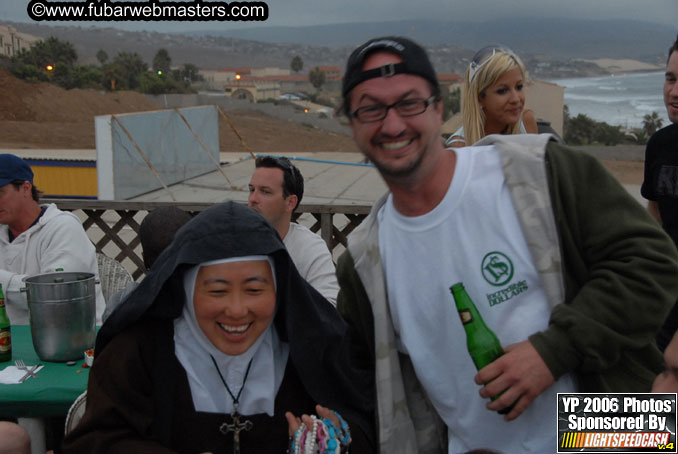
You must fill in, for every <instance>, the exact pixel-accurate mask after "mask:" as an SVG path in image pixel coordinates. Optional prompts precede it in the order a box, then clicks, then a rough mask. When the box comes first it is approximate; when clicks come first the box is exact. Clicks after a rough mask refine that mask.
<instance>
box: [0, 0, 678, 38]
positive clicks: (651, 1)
mask: <svg viewBox="0 0 678 454" xmlns="http://www.w3.org/2000/svg"><path fill="white" fill-rule="evenodd" d="M43 1H46V2H49V1H54V0H43ZM69 1H71V0H69ZM109 1H111V2H112V3H115V2H120V1H122V0H109ZM137 1H142V2H145V1H147V0H137ZM161 1H162V0H161ZM165 1H167V0H165ZM204 3H205V4H207V3H208V0H204ZM266 3H267V4H268V6H269V19H268V20H267V21H264V22H221V23H219V22H175V23H168V22H85V23H77V25H84V26H89V25H94V26H108V27H116V28H123V29H126V30H152V31H175V32H181V31H193V30H213V29H215V28H216V29H233V28H252V27H258V26H303V25H321V24H331V23H343V22H373V21H388V20H403V19H438V20H444V19H449V20H465V21H472V22H481V21H484V20H487V19H497V18H500V17H502V16H509V15H510V16H514V15H525V16H531V17H563V18H579V19H634V20H643V21H648V22H658V23H663V24H678V0H268V1H267V2H266ZM27 5H28V0H0V21H3V20H4V21H14V22H30V21H31V19H30V18H29V17H28V14H27V13H26V6H27ZM41 23H42V24H45V25H68V24H69V23H58V22H46V21H43V22H41ZM70 24H71V25H76V24H75V23H72V22H71V23H70ZM676 28H677V30H678V25H677V26H676Z"/></svg>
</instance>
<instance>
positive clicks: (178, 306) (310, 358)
mask: <svg viewBox="0 0 678 454" xmlns="http://www.w3.org/2000/svg"><path fill="white" fill-rule="evenodd" d="M248 255H270V256H271V257H273V260H274V262H275V271H276V281H277V312H276V315H275V318H274V324H275V327H276V330H277V332H278V335H279V337H280V340H281V341H283V342H287V343H288V344H289V347H290V348H289V351H290V353H289V358H288V361H287V366H286V369H285V375H284V379H283V382H282V385H281V387H280V389H279V391H278V394H277V396H276V400H275V414H274V416H273V417H272V418H271V417H269V416H268V415H267V414H265V413H264V414H259V415H250V416H245V417H243V419H248V420H250V421H252V423H253V428H252V429H251V430H249V431H242V432H241V433H240V447H241V452H242V453H243V454H247V453H252V454H258V453H274V454H275V453H281V454H282V453H284V452H285V449H286V447H287V443H288V428H287V421H286V420H285V417H284V413H285V412H286V411H291V412H293V413H294V414H296V415H297V416H299V415H301V414H302V413H306V414H312V413H315V409H314V406H315V404H316V403H319V404H321V405H323V406H326V407H328V408H331V409H333V410H336V411H338V412H339V413H340V414H341V415H342V416H343V417H344V418H345V419H346V420H347V421H348V422H349V424H350V425H351V427H352V435H353V439H354V441H353V443H352V444H351V447H350V451H351V453H352V454H360V453H371V452H373V444H374V420H373V404H374V388H373V387H374V384H373V382H372V380H371V377H370V375H369V374H364V373H362V372H359V371H356V370H355V369H354V368H353V367H352V365H351V364H350V363H349V339H348V338H347V333H348V330H347V328H346V325H345V323H344V321H343V320H342V319H341V317H340V316H339V314H338V313H337V312H336V310H335V308H334V307H333V306H332V305H331V304H330V303H329V302H328V301H327V300H325V299H324V298H323V297H322V296H321V295H320V294H319V293H318V292H317V291H315V289H313V288H312V287H311V286H310V285H309V284H308V283H306V281H304V280H303V279H302V278H301V276H299V273H298V272H297V270H296V268H295V267H294V265H293V264H292V261H291V259H290V257H289V255H288V254H287V252H286V250H285V247H284V245H283V243H282V241H281V240H280V237H279V236H278V234H277V232H276V231H275V229H274V228H273V227H272V226H271V225H270V224H268V222H266V221H265V220H264V219H263V218H262V217H261V216H259V215H258V214H256V213H255V212H253V211H252V210H250V209H248V208H246V207H243V206H241V205H238V204H235V203H232V202H228V203H225V204H221V205H217V206H214V207H212V208H210V209H208V210H206V211H204V212H203V213H201V214H199V215H198V216H196V217H195V218H194V219H193V220H191V221H190V222H189V223H187V224H186V225H185V226H184V227H182V228H181V229H180V230H179V232H177V235H176V237H175V239H174V241H173V242H172V244H171V245H170V246H169V247H168V248H167V250H165V251H164V252H163V254H162V255H161V256H160V257H159V258H158V260H157V261H156V262H155V264H154V266H153V268H152V269H151V270H150V272H149V274H148V275H147V276H146V278H145V279H144V280H143V281H142V283H141V284H140V285H139V286H138V287H137V288H136V289H135V291H134V292H133V293H132V294H131V295H130V296H129V297H128V299H127V300H126V301H125V302H124V304H123V305H121V306H120V307H119V308H118V309H117V310H116V311H114V312H113V314H111V316H110V317H109V318H108V319H107V321H106V323H105V324H104V325H103V326H102V328H101V330H100V332H99V335H98V336H97V342H96V351H95V355H96V356H95V361H94V364H93V366H92V369H91V371H90V377H89V383H88V388H87V409H86V412H85V415H84V416H83V419H82V420H81V421H80V423H79V424H78V426H77V427H76V428H75V429H74V430H73V431H72V432H71V433H70V434H68V435H67V436H66V438H65V440H64V444H63V452H64V453H65V454H69V453H103V452H106V453H118V452H119V453H124V454H132V453H144V454H145V453H171V452H177V453H203V452H212V453H214V454H219V453H231V452H232V448H233V434H232V433H227V434H223V433H222V432H221V431H220V430H219V428H220V427H221V426H222V424H224V423H228V424H230V423H231V422H232V421H231V417H230V415H227V414H214V413H204V412H196V411H195V409H194V406H193V402H192V399H191V391H190V387H189V385H188V380H187V378H186V373H185V371H184V369H183V367H182V366H181V364H180V363H179V361H178V360H177V358H176V356H175V355H174V340H173V335H174V319H175V318H177V317H179V316H180V315H181V311H182V307H183V304H184V291H183V288H182V286H183V278H182V276H183V272H184V271H185V270H186V269H187V268H189V267H191V266H193V265H197V264H199V263H202V262H206V261H210V260H216V259H222V258H228V257H239V256H248ZM214 398H215V399H230V397H229V396H228V394H227V392H226V390H224V392H223V393H221V394H219V395H215V396H214Z"/></svg>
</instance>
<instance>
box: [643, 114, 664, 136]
mask: <svg viewBox="0 0 678 454" xmlns="http://www.w3.org/2000/svg"><path fill="white" fill-rule="evenodd" d="M661 127H662V119H661V118H659V114H658V113H657V112H652V113H651V114H646V115H645V116H644V117H643V130H644V131H645V133H646V134H647V135H648V137H649V136H651V135H652V134H654V133H655V132H657V130H658V129H661Z"/></svg>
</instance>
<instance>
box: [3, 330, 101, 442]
mask: <svg viewBox="0 0 678 454" xmlns="http://www.w3.org/2000/svg"><path fill="white" fill-rule="evenodd" d="M97 329H98V327H97ZM83 355H84V352H83ZM15 359H23V360H24V363H26V365H28V366H33V365H35V364H38V363H40V364H42V365H43V366H44V367H43V368H42V369H40V371H39V372H38V377H31V378H29V379H28V380H26V381H24V382H23V383H19V384H16V385H2V384H0V417H6V418H7V417H11V418H17V419H18V422H19V425H20V426H22V427H23V428H24V429H26V430H27V431H28V434H29V435H30V437H31V454H43V453H44V452H45V418H47V417H50V416H66V414H68V409H69V408H71V405H72V404H73V402H74V401H75V399H76V398H77V397H78V396H79V395H80V394H82V393H83V392H84V391H85V390H86V389H87V379H88V378H89V368H87V369H85V368H83V367H82V363H83V362H84V356H83V358H82V359H80V360H79V361H77V362H76V364H75V365H74V366H67V365H66V363H52V362H48V361H41V360H40V358H38V354H37V353H36V352H35V349H34V348H33V340H32V338H31V327H30V326H28V325H12V361H11V362H7V363H2V364H0V369H4V368H5V367H7V366H11V365H14V361H13V360H15Z"/></svg>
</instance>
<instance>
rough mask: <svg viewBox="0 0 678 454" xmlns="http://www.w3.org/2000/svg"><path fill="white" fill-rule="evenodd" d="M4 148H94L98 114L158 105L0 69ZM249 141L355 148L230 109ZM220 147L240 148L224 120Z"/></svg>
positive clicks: (289, 147)
mask: <svg viewBox="0 0 678 454" xmlns="http://www.w3.org/2000/svg"><path fill="white" fill-rule="evenodd" d="M0 93H3V96H0V148H9V149H12V148H42V149H45V148H51V149H94V148H95V136H94V117H95V116H96V115H108V114H120V113H129V112H142V111H148V110H157V109H159V107H158V105H157V104H156V103H154V102H153V101H151V100H150V99H149V98H147V97H146V96H144V95H143V94H141V93H138V92H130V91H120V92H113V93H102V92H98V91H95V90H80V89H74V90H65V89H63V88H60V87H57V86H55V85H51V84H48V83H28V82H24V81H22V80H19V79H17V78H15V77H14V76H12V75H11V74H10V73H8V72H7V71H5V70H4V69H0ZM228 115H229V118H230V120H231V122H232V124H233V125H234V127H235V128H236V130H237V131H238V133H239V134H240V135H241V136H242V138H243V139H244V141H245V142H246V143H247V145H249V146H250V148H252V149H253V150H254V151H255V152H257V153H285V152H291V151H307V150H322V151H357V149H356V148H355V145H354V144H353V141H352V140H351V138H350V137H348V136H344V135H340V134H335V133H331V132H326V131H321V130H319V129H315V128H311V127H308V126H305V125H303V124H298V123H292V122H290V121H285V120H281V119H276V118H272V117H268V116H266V115H264V114H261V113H259V112H252V111H234V112H229V114H228ZM219 121H220V124H219V133H220V137H219V143H220V148H221V150H222V151H238V150H242V145H241V144H240V142H239V141H238V140H237V138H236V136H235V134H234V133H233V132H232V131H231V129H230V128H229V126H228V125H227V124H226V123H225V122H224V121H223V120H222V119H220V120H219Z"/></svg>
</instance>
